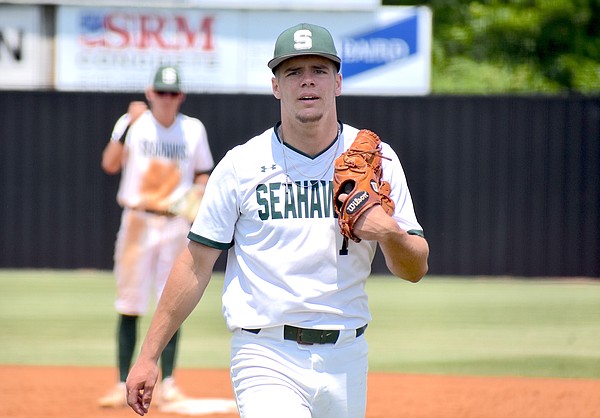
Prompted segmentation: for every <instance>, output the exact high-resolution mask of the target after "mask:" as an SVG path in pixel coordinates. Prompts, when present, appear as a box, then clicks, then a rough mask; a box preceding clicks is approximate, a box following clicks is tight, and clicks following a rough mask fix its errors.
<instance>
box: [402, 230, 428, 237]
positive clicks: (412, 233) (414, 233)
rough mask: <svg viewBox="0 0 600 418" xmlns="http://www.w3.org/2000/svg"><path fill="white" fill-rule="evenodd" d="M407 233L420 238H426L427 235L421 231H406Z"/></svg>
mask: <svg viewBox="0 0 600 418" xmlns="http://www.w3.org/2000/svg"><path fill="white" fill-rule="evenodd" d="M406 233H407V234H408V235H418V236H420V237H422V238H425V234H424V233H423V231H421V230H420V229H411V230H409V231H406Z"/></svg>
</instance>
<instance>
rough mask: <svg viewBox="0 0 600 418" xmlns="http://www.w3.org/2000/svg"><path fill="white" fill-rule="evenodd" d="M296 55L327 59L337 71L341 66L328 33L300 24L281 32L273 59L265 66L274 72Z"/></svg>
mask: <svg viewBox="0 0 600 418" xmlns="http://www.w3.org/2000/svg"><path fill="white" fill-rule="evenodd" d="M298 55H319V56H321V57H325V58H328V59H330V60H331V61H333V62H334V64H335V66H336V67H337V69H338V71H339V70H340V66H341V65H342V60H341V59H340V57H338V55H337V51H336V49H335V44H334V43H333V38H332V37H331V34H330V33H329V31H328V30H327V29H325V28H323V27H321V26H317V25H312V24H310V23H300V24H298V25H296V26H293V27H291V28H289V29H286V30H285V31H283V32H282V33H281V35H279V36H278V37H277V41H276V42H275V52H274V53H273V59H272V60H271V61H269V63H268V64H267V65H268V66H269V68H270V69H271V70H272V71H273V72H275V67H277V66H278V65H279V64H281V63H282V62H283V61H285V60H287V59H289V58H292V57H297V56H298Z"/></svg>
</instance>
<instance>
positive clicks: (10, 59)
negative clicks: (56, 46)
mask: <svg viewBox="0 0 600 418" xmlns="http://www.w3.org/2000/svg"><path fill="white" fill-rule="evenodd" d="M42 11H43V9H42V8H41V7H36V6H18V5H6V4H1V5H0V88H3V89H31V88H37V87H46V88H47V87H51V86H52V64H51V62H52V61H51V57H52V48H51V39H50V38H49V36H47V34H45V33H44V27H45V25H44V21H43V13H42Z"/></svg>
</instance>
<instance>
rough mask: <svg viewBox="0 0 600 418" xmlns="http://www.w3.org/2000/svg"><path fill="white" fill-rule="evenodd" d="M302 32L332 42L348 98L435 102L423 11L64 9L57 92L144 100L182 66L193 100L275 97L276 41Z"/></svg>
mask: <svg viewBox="0 0 600 418" xmlns="http://www.w3.org/2000/svg"><path fill="white" fill-rule="evenodd" d="M300 22H310V23H315V24H319V25H322V26H324V27H326V28H328V29H329V30H330V32H331V33H332V35H333V37H334V39H335V42H336V46H337V48H338V53H339V54H340V56H341V57H342V62H343V64H342V75H343V79H344V81H343V92H344V94H363V95H415V94H427V93H428V92H429V85H430V61H431V13H430V11H429V9H428V8H423V7H380V8H378V9H377V10H375V11H353V12H343V13H340V12H331V11H329V12H320V11H310V12H308V11H307V12H302V13H300V12H284V11H239V10H212V11H206V10H196V9H159V8H153V9H139V8H131V9H129V8H82V7H66V6H63V7H60V8H59V9H58V13H57V24H56V31H57V35H56V87H57V88H58V89H63V90H110V91H115V90H126V91H134V90H135V91H139V90H142V89H143V88H144V87H146V86H147V85H148V83H149V82H150V79H151V77H152V73H153V72H154V70H155V69H156V67H157V66H158V65H160V64H163V63H169V64H175V65H177V66H179V68H180V69H181V73H182V79H183V83H184V86H185V88H186V90H187V91H188V92H216V93H261V94H271V81H270V80H271V76H272V74H271V72H270V70H269V68H268V67H267V62H268V61H269V59H270V58H271V57H272V54H273V47H274V44H275V39H276V38H277V35H278V34H279V33H281V32H282V31H283V30H284V29H286V28H288V27H290V26H293V25H295V24H297V23H300Z"/></svg>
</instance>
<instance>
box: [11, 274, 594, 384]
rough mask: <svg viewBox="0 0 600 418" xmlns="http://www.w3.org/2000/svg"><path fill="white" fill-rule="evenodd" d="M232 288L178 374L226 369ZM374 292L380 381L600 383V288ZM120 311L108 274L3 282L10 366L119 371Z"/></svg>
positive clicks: (387, 286)
mask: <svg viewBox="0 0 600 418" xmlns="http://www.w3.org/2000/svg"><path fill="white" fill-rule="evenodd" d="M222 283H223V278H222V275H220V274H216V275H215V277H214V278H213V281H212V282H211V284H210V286H209V288H208V289H207V292H206V294H205V296H204V298H203V299H202V301H201V302H200V304H199V305H198V307H197V308H196V310H195V311H194V312H193V313H192V315H191V316H190V318H188V320H187V321H186V323H185V324H184V326H183V329H182V340H181V346H180V353H179V359H180V360H179V365H180V367H189V368H227V367H228V360H229V333H228V331H227V329H226V328H225V323H224V321H223V318H222V316H221V306H220V303H221V298H220V293H221V286H222ZM367 291H368V293H369V299H370V304H371V309H372V314H373V322H372V323H371V325H370V326H369V329H368V331H367V337H368V341H369V347H370V357H369V358H370V369H371V370H372V371H389V372H406V373H435V374H468V375H513V376H539V377H572V378H595V379H597V378H600V281H591V280H587V281H585V280H570V281H567V280H522V279H502V278H495V279H477V278H449V277H433V276H432V277H426V278H425V279H423V280H422V281H421V282H420V283H418V284H411V283H407V282H404V281H401V280H397V279H392V278H390V277H384V276H374V277H371V278H370V279H369V282H368V285H367ZM113 302H114V280H113V277H112V274H111V273H110V272H105V271H38V270H33V271H31V270H0V364H32V365H33V364H35V365H85V366H114V359H115V327H116V313H115V311H114V308H113ZM149 321H150V315H147V316H146V317H145V318H144V320H143V321H142V323H141V325H140V331H141V332H140V334H142V335H143V333H144V332H145V330H146V328H147V327H148V324H149Z"/></svg>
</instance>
